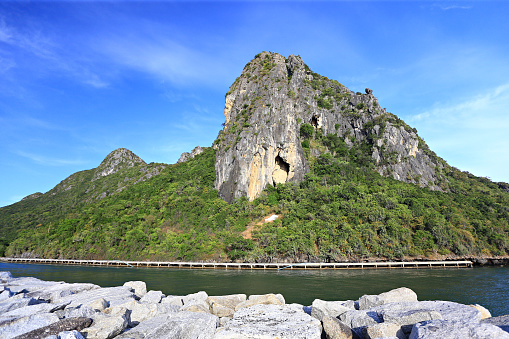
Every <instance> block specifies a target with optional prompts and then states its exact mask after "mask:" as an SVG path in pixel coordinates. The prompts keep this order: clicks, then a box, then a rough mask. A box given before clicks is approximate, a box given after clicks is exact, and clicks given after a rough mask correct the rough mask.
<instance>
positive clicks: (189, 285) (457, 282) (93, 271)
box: [0, 263, 509, 316]
mask: <svg viewBox="0 0 509 339" xmlns="http://www.w3.org/2000/svg"><path fill="white" fill-rule="evenodd" d="M0 271H10V272H11V273H12V274H13V275H14V276H16V277H20V276H31V277H36V278H39V279H43V280H53V281H61V280H63V281H66V282H70V283H71V282H88V283H94V284H97V285H100V286H102V287H108V286H119V285H122V284H123V283H124V282H126V281H130V280H143V281H145V282H146V283H147V289H149V290H160V291H162V292H163V293H164V294H166V295H170V294H173V295H185V294H189V293H194V292H198V291H206V292H207V293H208V294H209V295H224V294H234V293H245V294H247V295H249V294H265V293H281V294H283V295H284V297H285V299H286V302H287V303H294V302H295V303H300V304H303V305H310V304H311V303H312V302H313V300H314V299H317V298H318V299H323V300H348V299H353V300H355V299H358V298H359V297H361V296H362V295H364V294H378V293H382V292H385V291H388V290H391V289H394V288H398V287H402V286H405V287H408V288H411V289H412V290H414V291H415V292H416V293H417V296H418V298H419V300H449V301H455V302H459V303H463V304H480V305H483V306H484V307H486V308H488V309H489V310H490V311H491V313H492V315H493V316H498V315H504V314H509V267H475V268H446V269H444V268H431V269H428V268H426V269H400V268H398V269H378V270H376V269H364V270H330V271H329V270H293V271H292V270H282V271H276V270H266V271H263V270H252V271H251V270H232V269H230V270H223V269H221V270H208V269H207V270H201V269H192V270H190V269H168V268H124V267H88V266H65V265H39V264H11V263H0Z"/></svg>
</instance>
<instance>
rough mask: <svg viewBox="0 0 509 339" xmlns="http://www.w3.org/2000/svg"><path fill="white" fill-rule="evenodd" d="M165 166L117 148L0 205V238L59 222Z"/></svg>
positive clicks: (8, 237)
mask: <svg viewBox="0 0 509 339" xmlns="http://www.w3.org/2000/svg"><path fill="white" fill-rule="evenodd" d="M165 166H166V165H164V164H148V165H147V164H146V163H145V162H144V161H143V160H141V159H140V158H139V157H138V156H136V155H135V154H134V153H132V152H131V151H129V150H127V149H125V148H119V149H117V150H115V151H113V152H111V153H110V154H109V155H108V156H107V157H106V158H105V159H104V160H103V161H102V162H101V164H100V165H99V166H98V167H97V168H94V169H91V170H85V171H81V172H77V173H74V174H72V175H70V176H69V177H68V178H66V179H64V180H62V182H60V183H59V184H58V185H56V186H55V187H54V188H53V189H51V190H50V191H48V192H46V193H45V194H42V193H35V194H31V195H29V196H28V197H26V198H24V199H22V200H21V201H19V202H17V203H15V204H12V205H9V206H6V207H3V208H1V209H0V238H3V239H4V240H5V241H7V242H9V241H11V240H13V239H14V238H15V237H16V235H17V233H18V232H19V231H20V230H23V229H33V228H35V227H36V226H38V225H42V224H44V223H46V226H48V225H47V223H49V222H58V221H60V220H61V219H63V218H65V217H66V216H67V215H68V214H69V213H70V212H71V211H77V210H79V209H80V208H82V207H83V206H84V205H86V204H89V203H92V202H94V201H97V200H101V199H103V198H105V197H106V196H108V195H112V194H115V193H117V192H120V191H122V190H124V189H125V188H126V187H129V186H131V185H133V184H135V183H137V182H140V181H144V180H146V179H148V178H150V177H152V176H154V175H157V174H158V173H159V172H160V171H161V170H162V169H164V167H165ZM5 241H4V242H5Z"/></svg>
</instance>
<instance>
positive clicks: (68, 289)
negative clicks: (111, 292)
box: [26, 283, 100, 303]
mask: <svg viewBox="0 0 509 339" xmlns="http://www.w3.org/2000/svg"><path fill="white" fill-rule="evenodd" d="M98 288H100V287H99V286H97V285H94V284H67V283H62V284H54V285H50V286H47V287H44V288H43V289H39V290H37V291H33V292H29V293H27V295H26V297H28V298H36V299H42V300H46V301H49V302H54V303H55V302H59V300H61V299H62V298H65V297H67V296H70V295H73V294H76V293H80V292H84V291H88V290H94V289H98Z"/></svg>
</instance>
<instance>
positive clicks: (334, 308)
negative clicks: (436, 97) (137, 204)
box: [0, 272, 509, 339]
mask: <svg viewBox="0 0 509 339" xmlns="http://www.w3.org/2000/svg"><path fill="white" fill-rule="evenodd" d="M338 287H340V286H338ZM0 290H1V293H0V338H17V339H23V338H30V339H36V338H47V337H50V338H53V339H55V338H58V339H62V338H74V339H81V338H87V339H94V338H96V339H98V338H102V339H104V338H123V339H127V338H131V339H132V338H136V339H144V338H151V339H159V338H160V339H162V338H176V339H178V338H182V339H184V338H186V339H192V338H201V339H226V338H262V337H263V338H280V339H297V338H310V339H319V338H323V337H327V338H361V339H362V338H381V337H387V338H389V337H390V338H398V339H432V338H441V339H448V338H451V339H452V338H464V339H469V338H472V339H473V338H502V339H504V338H509V333H508V332H507V331H509V316H499V317H491V314H490V312H489V310H487V309H486V308H484V307H483V306H481V305H465V304H460V303H455V302H450V301H439V300H435V301H418V297H417V294H416V293H415V292H414V291H413V290H411V289H409V288H406V287H400V288H396V289H393V290H389V291H386V292H383V293H380V294H377V295H361V296H359V297H358V299H355V300H334V301H326V300H321V299H314V300H313V302H312V304H311V305H309V306H306V305H301V304H288V303H287V302H286V300H285V297H284V295H283V294H272V293H269V294H264V295H249V296H248V295H246V294H241V293H240V294H233V295H231V294H230V295H216V296H212V295H208V294H207V292H205V291H199V292H195V293H191V294H187V295H171V294H170V295H165V294H163V293H162V292H161V291H154V290H148V291H147V286H146V284H145V283H144V282H143V281H128V282H125V283H124V284H123V285H122V286H114V287H106V288H102V287H100V286H97V285H94V284H90V283H74V284H71V283H65V282H53V281H43V280H40V279H37V278H31V277H19V278H16V277H13V276H12V275H11V274H10V273H9V272H0Z"/></svg>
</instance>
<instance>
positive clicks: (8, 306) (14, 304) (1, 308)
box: [0, 298, 40, 314]
mask: <svg viewBox="0 0 509 339" xmlns="http://www.w3.org/2000/svg"><path fill="white" fill-rule="evenodd" d="M39 303H40V302H39V300H36V299H34V298H22V299H14V298H9V299H7V300H5V301H2V302H0V314H4V313H7V312H10V311H13V310H15V309H18V308H22V307H26V306H30V305H36V304H39Z"/></svg>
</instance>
